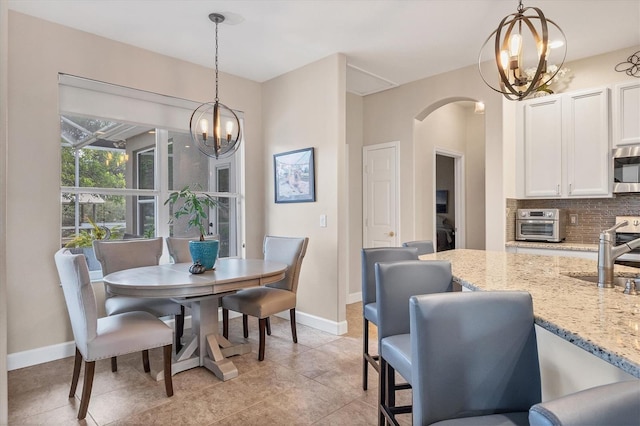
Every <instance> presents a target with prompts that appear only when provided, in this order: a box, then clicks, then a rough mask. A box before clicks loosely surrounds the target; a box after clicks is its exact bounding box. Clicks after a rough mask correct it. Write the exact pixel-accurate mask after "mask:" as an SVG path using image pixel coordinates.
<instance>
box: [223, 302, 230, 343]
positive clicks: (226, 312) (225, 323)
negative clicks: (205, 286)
mask: <svg viewBox="0 0 640 426" xmlns="http://www.w3.org/2000/svg"><path fill="white" fill-rule="evenodd" d="M222 336H223V337H224V338H225V339H228V338H229V310H228V309H225V308H222Z"/></svg>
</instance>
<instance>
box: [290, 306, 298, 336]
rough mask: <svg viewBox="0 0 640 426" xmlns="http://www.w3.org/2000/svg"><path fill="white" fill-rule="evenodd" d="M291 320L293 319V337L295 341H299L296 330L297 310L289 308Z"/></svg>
mask: <svg viewBox="0 0 640 426" xmlns="http://www.w3.org/2000/svg"><path fill="white" fill-rule="evenodd" d="M289 320H290V321H291V337H293V343H298V333H297V330H296V327H297V326H296V310H295V308H294V309H289Z"/></svg>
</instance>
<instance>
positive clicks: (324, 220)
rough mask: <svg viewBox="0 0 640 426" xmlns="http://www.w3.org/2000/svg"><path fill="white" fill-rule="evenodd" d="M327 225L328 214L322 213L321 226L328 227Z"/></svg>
mask: <svg viewBox="0 0 640 426" xmlns="http://www.w3.org/2000/svg"><path fill="white" fill-rule="evenodd" d="M326 227H327V215H326V214H321V215H320V228H326Z"/></svg>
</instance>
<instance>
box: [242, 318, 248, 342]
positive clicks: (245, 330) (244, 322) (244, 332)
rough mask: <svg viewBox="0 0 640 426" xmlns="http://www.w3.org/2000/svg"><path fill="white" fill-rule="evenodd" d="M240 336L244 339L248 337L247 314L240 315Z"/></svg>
mask: <svg viewBox="0 0 640 426" xmlns="http://www.w3.org/2000/svg"><path fill="white" fill-rule="evenodd" d="M242 335H243V336H244V338H245V339H246V338H248V337H249V318H248V317H247V314H242Z"/></svg>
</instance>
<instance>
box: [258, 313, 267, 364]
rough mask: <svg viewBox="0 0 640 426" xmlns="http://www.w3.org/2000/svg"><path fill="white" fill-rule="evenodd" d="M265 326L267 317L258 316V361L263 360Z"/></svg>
mask: <svg viewBox="0 0 640 426" xmlns="http://www.w3.org/2000/svg"><path fill="white" fill-rule="evenodd" d="M266 328H267V319H266V318H260V319H259V320H258V329H259V330H260V333H259V334H260V343H259V346H258V361H264V341H265V335H264V333H265V329H266Z"/></svg>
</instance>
